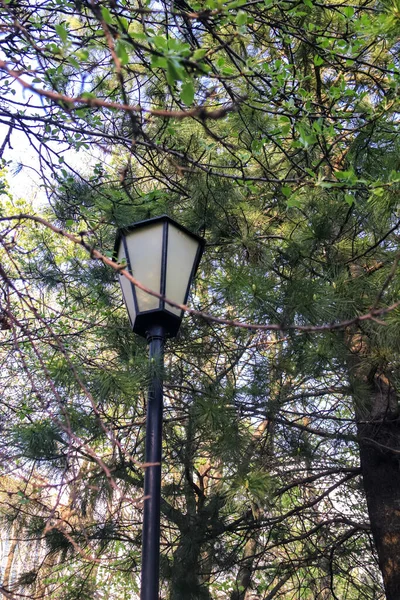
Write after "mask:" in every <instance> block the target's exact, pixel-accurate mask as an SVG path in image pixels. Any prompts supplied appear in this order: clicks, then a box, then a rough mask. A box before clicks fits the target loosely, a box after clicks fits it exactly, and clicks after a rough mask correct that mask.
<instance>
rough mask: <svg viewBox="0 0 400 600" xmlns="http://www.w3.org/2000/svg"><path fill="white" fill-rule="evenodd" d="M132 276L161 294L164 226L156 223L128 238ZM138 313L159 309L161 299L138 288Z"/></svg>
mask: <svg viewBox="0 0 400 600" xmlns="http://www.w3.org/2000/svg"><path fill="white" fill-rule="evenodd" d="M126 245H127V248H128V253H129V262H130V266H131V269H132V275H133V276H134V277H135V279H137V280H138V281H139V282H140V283H142V284H143V285H145V286H146V287H148V288H149V289H150V290H152V291H154V292H159V293H160V291H161V290H160V283H161V266H162V246H163V224H162V223H156V224H154V225H148V226H146V227H143V228H141V229H135V230H133V231H132V232H130V233H129V234H128V235H127V236H126ZM136 299H137V304H138V311H139V312H143V311H146V310H154V309H158V308H159V306H160V300H159V298H156V297H155V296H151V295H150V294H148V293H147V292H144V291H143V290H140V289H139V288H138V287H136Z"/></svg>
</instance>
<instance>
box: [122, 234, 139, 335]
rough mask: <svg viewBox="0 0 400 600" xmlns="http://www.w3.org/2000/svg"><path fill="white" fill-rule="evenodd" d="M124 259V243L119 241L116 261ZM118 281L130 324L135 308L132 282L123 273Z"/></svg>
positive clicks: (132, 321) (133, 318) (133, 317)
mask: <svg viewBox="0 0 400 600" xmlns="http://www.w3.org/2000/svg"><path fill="white" fill-rule="evenodd" d="M125 260H126V256H125V250H124V245H123V243H122V242H121V244H120V246H119V250H118V262H119V263H122V262H124V261H125ZM119 282H120V284H121V289H122V294H123V296H124V300H125V304H126V308H127V310H128V315H129V318H130V320H131V324H132V325H133V323H134V321H135V318H136V310H135V301H134V299H133V290H132V284H131V282H130V281H128V279H127V278H126V277H124V276H123V275H120V276H119Z"/></svg>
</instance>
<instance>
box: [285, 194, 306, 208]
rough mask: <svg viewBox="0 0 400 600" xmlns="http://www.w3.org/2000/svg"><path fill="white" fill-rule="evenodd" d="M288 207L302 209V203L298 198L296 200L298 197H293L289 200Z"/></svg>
mask: <svg viewBox="0 0 400 600" xmlns="http://www.w3.org/2000/svg"><path fill="white" fill-rule="evenodd" d="M286 205H287V206H288V208H300V207H301V205H302V203H301V201H300V200H299V199H298V198H296V196H291V197H290V198H288V199H287V201H286Z"/></svg>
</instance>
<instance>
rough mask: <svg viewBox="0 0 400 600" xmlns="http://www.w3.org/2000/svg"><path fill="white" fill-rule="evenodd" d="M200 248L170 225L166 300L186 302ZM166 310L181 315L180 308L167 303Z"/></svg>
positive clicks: (196, 243)
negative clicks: (190, 279) (191, 275)
mask: <svg viewBox="0 0 400 600" xmlns="http://www.w3.org/2000/svg"><path fill="white" fill-rule="evenodd" d="M198 247H199V244H198V242H197V241H196V240H194V239H193V238H192V237H189V236H188V235H187V234H186V233H185V232H184V231H181V230H180V229H178V228H177V227H174V226H173V225H171V224H170V223H169V225H168V256H167V281H166V286H165V296H166V298H169V299H170V300H174V301H175V302H179V304H182V303H183V302H184V300H185V294H186V290H187V286H188V283H189V278H190V274H191V272H192V268H193V263H194V260H195V258H196V253H197V249H198ZM165 308H166V309H167V310H168V311H169V312H171V313H173V314H175V315H178V316H180V315H181V311H180V310H179V308H175V307H174V306H171V305H170V304H167V303H166V304H165Z"/></svg>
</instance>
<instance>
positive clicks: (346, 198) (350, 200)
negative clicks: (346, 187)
mask: <svg viewBox="0 0 400 600" xmlns="http://www.w3.org/2000/svg"><path fill="white" fill-rule="evenodd" d="M344 201H345V202H346V203H347V204H348V205H349V206H353V204H354V196H352V195H351V194H345V196H344Z"/></svg>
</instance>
